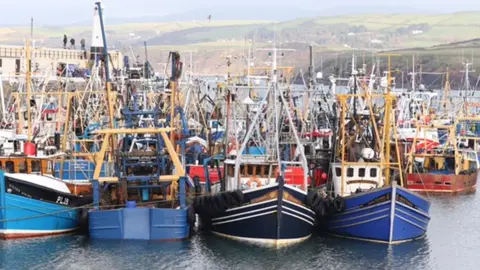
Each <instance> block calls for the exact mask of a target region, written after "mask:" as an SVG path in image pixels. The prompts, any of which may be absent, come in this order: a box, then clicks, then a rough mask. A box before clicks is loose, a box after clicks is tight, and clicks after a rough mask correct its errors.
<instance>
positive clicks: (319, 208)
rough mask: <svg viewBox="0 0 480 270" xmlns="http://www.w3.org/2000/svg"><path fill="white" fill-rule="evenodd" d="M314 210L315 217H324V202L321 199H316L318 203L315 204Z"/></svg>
mask: <svg viewBox="0 0 480 270" xmlns="http://www.w3.org/2000/svg"><path fill="white" fill-rule="evenodd" d="M314 212H315V214H316V215H317V217H324V216H326V215H327V210H326V207H325V202H324V201H323V200H319V201H318V203H317V204H316V205H315V209H314Z"/></svg>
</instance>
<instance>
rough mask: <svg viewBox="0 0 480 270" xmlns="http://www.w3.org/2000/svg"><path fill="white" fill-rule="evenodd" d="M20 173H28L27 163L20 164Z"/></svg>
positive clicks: (21, 162)
mask: <svg viewBox="0 0 480 270" xmlns="http://www.w3.org/2000/svg"><path fill="white" fill-rule="evenodd" d="M18 172H19V173H27V163H26V162H25V161H23V160H22V161H20V162H18Z"/></svg>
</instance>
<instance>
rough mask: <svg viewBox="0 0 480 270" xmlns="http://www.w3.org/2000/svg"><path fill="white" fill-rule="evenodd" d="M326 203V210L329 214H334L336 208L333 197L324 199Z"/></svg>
mask: <svg viewBox="0 0 480 270" xmlns="http://www.w3.org/2000/svg"><path fill="white" fill-rule="evenodd" d="M324 204H325V210H326V212H327V214H328V215H333V214H335V209H334V208H333V202H332V200H331V199H327V200H325V201H324Z"/></svg>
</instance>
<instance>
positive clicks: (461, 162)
mask: <svg viewBox="0 0 480 270" xmlns="http://www.w3.org/2000/svg"><path fill="white" fill-rule="evenodd" d="M437 128H438V129H439V130H442V129H443V130H444V131H445V132H443V133H444V134H445V135H444V136H445V137H446V138H445V139H444V141H445V143H444V144H442V145H440V146H438V147H435V148H433V149H431V148H416V147H412V149H411V150H410V153H409V155H408V167H407V169H408V174H407V183H406V186H407V188H408V189H410V190H412V191H418V192H425V193H463V192H471V191H475V189H476V186H477V178H478V169H479V165H480V163H479V160H478V156H477V152H476V151H475V150H474V149H473V148H470V147H468V145H465V144H461V143H459V142H458V140H457V138H458V137H457V136H456V129H457V126H456V125H451V126H442V127H437ZM417 132H419V131H418V130H417ZM464 136H465V135H464ZM472 141H473V140H472ZM414 143H415V140H414ZM413 145H415V144H413Z"/></svg>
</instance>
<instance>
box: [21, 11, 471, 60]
mask: <svg viewBox="0 0 480 270" xmlns="http://www.w3.org/2000/svg"><path fill="white" fill-rule="evenodd" d="M30 38H31V39H32V40H33V17H32V18H31V20H30ZM472 53H473V52H472Z"/></svg>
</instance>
